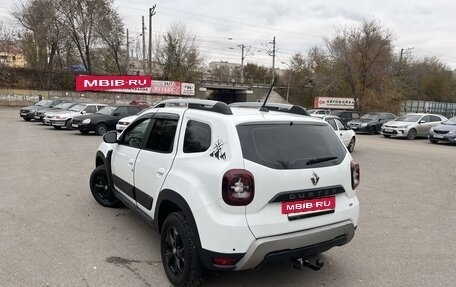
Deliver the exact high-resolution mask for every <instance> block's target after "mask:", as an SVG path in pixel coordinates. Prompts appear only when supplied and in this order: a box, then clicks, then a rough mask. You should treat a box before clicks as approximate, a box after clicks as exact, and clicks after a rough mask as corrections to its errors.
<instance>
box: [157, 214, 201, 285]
mask: <svg viewBox="0 0 456 287" xmlns="http://www.w3.org/2000/svg"><path fill="white" fill-rule="evenodd" d="M160 236H161V238H160V251H161V258H162V262H163V268H164V269H165V273H166V276H167V277H168V280H169V281H170V282H171V283H172V284H173V285H174V286H179V287H190V286H192V287H193V286H195V287H196V286H200V285H201V284H202V283H203V282H204V276H203V272H202V270H203V269H202V267H201V264H200V262H199V260H198V255H197V253H196V244H195V242H196V240H195V238H196V237H195V235H194V232H193V231H192V230H191V229H190V226H189V224H188V222H187V221H186V219H185V217H184V215H183V213H182V212H173V213H171V214H169V215H168V217H166V219H165V222H164V223H163V227H162V230H161V235H160Z"/></svg>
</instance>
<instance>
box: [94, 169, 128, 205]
mask: <svg viewBox="0 0 456 287" xmlns="http://www.w3.org/2000/svg"><path fill="white" fill-rule="evenodd" d="M90 191H91V192H92V196H93V197H94V198H95V200H96V201H97V202H98V203H99V204H100V205H102V206H105V207H119V206H121V205H122V204H121V202H120V200H119V199H118V198H117V197H116V196H115V195H114V193H113V192H112V190H111V188H110V187H109V182H108V175H107V173H106V167H105V166H104V165H100V166H97V168H95V169H94V170H93V172H92V174H91V176H90Z"/></svg>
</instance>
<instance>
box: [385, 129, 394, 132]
mask: <svg viewBox="0 0 456 287" xmlns="http://www.w3.org/2000/svg"><path fill="white" fill-rule="evenodd" d="M384 131H385V132H387V133H391V132H393V130H392V129H384Z"/></svg>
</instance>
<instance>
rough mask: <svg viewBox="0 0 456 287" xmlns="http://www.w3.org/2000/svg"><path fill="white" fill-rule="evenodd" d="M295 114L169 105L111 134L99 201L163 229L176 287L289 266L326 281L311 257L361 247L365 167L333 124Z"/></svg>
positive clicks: (102, 159)
mask: <svg viewBox="0 0 456 287" xmlns="http://www.w3.org/2000/svg"><path fill="white" fill-rule="evenodd" d="M295 112H296V109H294V108H292V109H290V112H287V111H286V110H285V109H280V111H268V109H267V108H265V107H263V108H261V109H255V108H246V107H235V106H231V107H230V106H228V105H226V104H224V103H221V102H215V101H207V100H196V99H192V100H165V101H163V102H161V103H160V104H159V105H157V106H156V107H155V108H154V109H151V110H150V112H148V113H146V114H144V115H142V116H140V117H139V118H138V119H136V120H135V121H134V122H132V123H131V124H130V125H129V126H128V127H127V128H126V129H125V130H124V131H123V132H122V134H120V135H119V136H118V135H117V133H116V132H110V133H107V134H105V136H104V137H103V139H104V142H103V143H101V145H100V147H99V150H98V152H97V154H96V168H95V170H94V171H93V173H92V175H91V178H90V188H91V192H92V194H93V196H94V198H95V200H96V201H97V202H98V203H100V204H101V205H103V206H107V207H115V206H119V205H120V204H121V203H123V204H125V205H126V206H128V207H129V208H131V209H133V210H135V211H137V212H138V214H139V215H141V216H142V217H143V218H145V219H146V220H147V221H149V222H150V223H152V224H153V226H154V227H155V228H156V229H157V230H158V232H160V233H161V255H162V262H163V266H164V269H165V273H166V275H167V277H168V279H169V281H170V282H171V283H172V284H174V285H176V286H196V285H199V283H201V282H202V281H201V280H202V278H203V275H204V271H205V270H207V269H212V270H246V269H252V268H257V267H259V266H260V265H261V264H262V263H266V262H271V261H274V260H282V259H284V258H287V259H290V260H292V261H293V266H295V267H302V266H307V267H310V268H312V269H315V270H317V269H319V268H320V267H321V265H322V264H321V263H320V262H318V261H317V264H313V263H311V262H309V261H308V260H306V259H305V258H306V256H309V255H312V254H317V253H321V252H324V251H326V250H328V249H330V248H332V247H334V246H340V245H344V244H346V243H348V242H349V241H350V240H351V239H352V238H353V236H354V233H355V229H356V227H357V225H358V215H359V202H358V198H357V196H356V193H355V188H356V187H357V186H358V183H359V166H358V164H357V163H356V162H355V161H353V159H352V157H351V155H350V153H348V151H347V149H346V148H345V147H344V145H343V144H342V142H341V141H340V140H339V139H338V138H337V136H336V134H335V133H334V131H333V130H332V128H331V127H330V126H329V125H328V124H327V123H326V122H323V121H321V120H318V119H313V118H311V117H308V116H303V115H299V114H295Z"/></svg>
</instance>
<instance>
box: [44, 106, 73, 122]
mask: <svg viewBox="0 0 456 287" xmlns="http://www.w3.org/2000/svg"><path fill="white" fill-rule="evenodd" d="M76 104H77V103H75V102H64V103H60V104H58V105H56V106H55V107H53V108H45V109H40V110H37V111H36V112H35V120H37V121H40V122H42V121H43V118H44V114H45V113H47V112H58V111H66V110H68V109H69V108H71V107H72V106H74V105H76Z"/></svg>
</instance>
